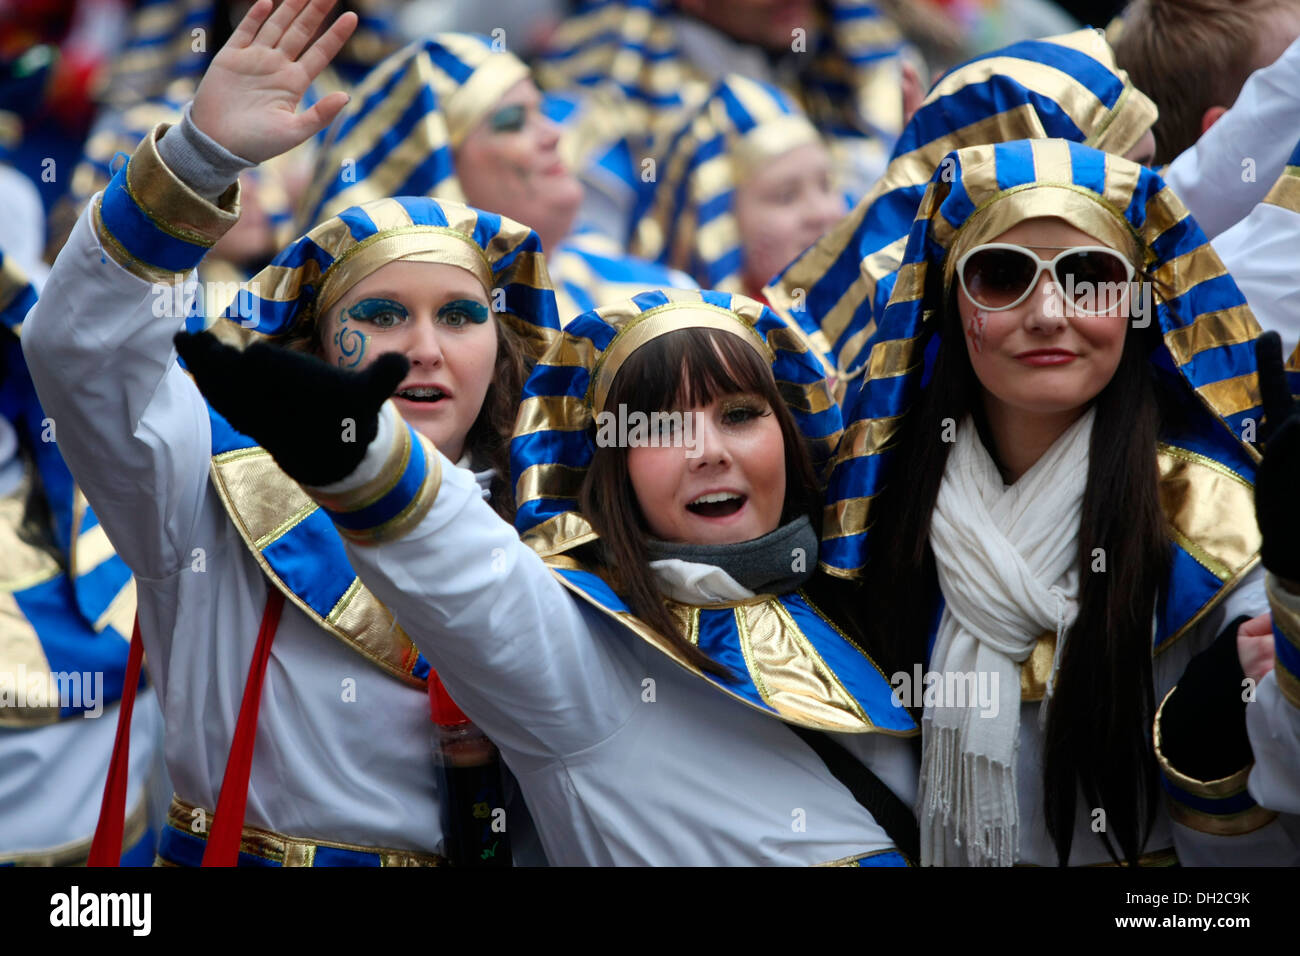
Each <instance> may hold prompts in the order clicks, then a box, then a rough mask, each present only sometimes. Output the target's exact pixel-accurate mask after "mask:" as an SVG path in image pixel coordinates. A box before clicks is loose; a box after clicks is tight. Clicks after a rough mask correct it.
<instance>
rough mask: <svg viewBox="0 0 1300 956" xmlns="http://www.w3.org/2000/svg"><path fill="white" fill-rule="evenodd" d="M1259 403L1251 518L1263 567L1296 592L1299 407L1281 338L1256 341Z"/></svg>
mask: <svg viewBox="0 0 1300 956" xmlns="http://www.w3.org/2000/svg"><path fill="white" fill-rule="evenodd" d="M1255 357H1256V360H1257V362H1258V365H1259V388H1260V392H1261V394H1262V395H1263V399H1264V431H1263V435H1264V459H1263V461H1261V462H1260V465H1259V470H1258V471H1257V472H1256V475H1255V520H1256V521H1258V522H1259V530H1260V533H1261V534H1262V535H1263V538H1264V541H1263V546H1262V547H1261V549H1260V557H1261V559H1262V560H1263V562H1264V567H1265V568H1267V569H1268V570H1269V571H1272V572H1273V574H1275V575H1276V576H1277V577H1279V578H1281V579H1282V580H1283V582H1284V583H1285V584H1286V585H1287V587H1288V589H1289V590H1297V589H1300V496H1297V494H1296V489H1297V488H1300V407H1297V405H1296V403H1295V402H1294V401H1293V400H1292V398H1291V388H1290V385H1289V383H1288V381H1287V373H1286V367H1285V366H1284V365H1283V364H1282V340H1281V338H1280V337H1279V336H1278V334H1277V333H1276V332H1266V333H1264V334H1263V335H1261V336H1260V337H1259V339H1257V340H1256V342H1255Z"/></svg>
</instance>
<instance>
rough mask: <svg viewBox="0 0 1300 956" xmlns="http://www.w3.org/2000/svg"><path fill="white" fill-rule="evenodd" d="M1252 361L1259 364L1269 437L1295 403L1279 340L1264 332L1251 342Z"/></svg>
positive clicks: (1279, 338)
mask: <svg viewBox="0 0 1300 956" xmlns="http://www.w3.org/2000/svg"><path fill="white" fill-rule="evenodd" d="M1255 360H1256V362H1257V363H1258V365H1259V391H1260V396H1261V397H1262V398H1263V401H1264V417H1265V419H1266V421H1267V423H1268V432H1269V435H1270V436H1271V435H1275V434H1277V430H1278V428H1280V427H1281V425H1282V422H1283V421H1285V420H1286V418H1287V417H1288V416H1289V415H1290V414H1291V412H1292V410H1293V407H1294V405H1295V403H1294V402H1293V401H1292V399H1291V385H1290V382H1288V380H1287V374H1286V366H1285V365H1284V364H1283V362H1282V338H1281V336H1279V335H1278V334H1277V333H1276V332H1265V333H1264V334H1263V335H1261V336H1260V337H1259V338H1258V339H1256V340H1255Z"/></svg>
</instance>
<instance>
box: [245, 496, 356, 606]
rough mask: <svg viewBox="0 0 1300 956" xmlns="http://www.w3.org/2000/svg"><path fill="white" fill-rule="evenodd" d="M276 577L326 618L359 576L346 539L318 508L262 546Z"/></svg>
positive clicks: (263, 553) (264, 555)
mask: <svg viewBox="0 0 1300 956" xmlns="http://www.w3.org/2000/svg"><path fill="white" fill-rule="evenodd" d="M262 555H263V557H265V558H266V560H267V563H268V564H270V565H271V568H272V570H274V571H275V573H276V576H277V577H279V578H280V580H281V581H283V582H284V584H285V586H286V587H288V588H289V590H290V591H292V592H293V593H294V594H296V595H298V597H299V598H301V599H302V601H303V602H305V603H306V604H307V606H308V607H310V608H311V609H312V610H313V611H315V612H316V613H317V614H319V615H320V616H321V617H326V616H328V615H329V612H330V611H331V610H333V609H334V605H336V604H337V603H338V602H339V598H341V597H342V596H343V593H344V592H345V591H346V590H347V589H348V588H349V587H350V586H351V584H352V582H353V580H354V579H355V578H356V573H355V572H354V571H353V570H352V566H351V565H350V564H348V556H347V552H345V551H344V550H343V540H342V538H340V537H339V533H338V531H337V530H336V529H335V528H334V524H333V522H331V521H330V519H329V516H328V515H327V514H325V512H324V511H322V510H320V509H319V508H318V509H316V510H315V511H313V512H312V513H311V514H309V515H308V516H307V517H306V518H304V519H303V520H302V521H300V522H299V523H298V524H297V525H295V526H294V527H293V529H292V530H290V531H289V532H287V533H286V534H285V535H284V536H283V537H281V538H280V539H279V540H278V541H275V542H273V543H272V544H270V545H268V546H267V547H265V548H263V549H262Z"/></svg>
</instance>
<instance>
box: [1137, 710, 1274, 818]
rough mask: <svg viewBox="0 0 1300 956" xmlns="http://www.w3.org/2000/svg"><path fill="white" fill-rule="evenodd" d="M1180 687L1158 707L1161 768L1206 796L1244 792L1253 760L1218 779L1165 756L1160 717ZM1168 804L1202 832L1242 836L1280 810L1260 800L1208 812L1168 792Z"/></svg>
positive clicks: (1157, 745) (1172, 779) (1179, 783)
mask: <svg viewBox="0 0 1300 956" xmlns="http://www.w3.org/2000/svg"><path fill="white" fill-rule="evenodd" d="M1177 689H1178V688H1177V687H1174V688H1171V689H1170V691H1169V693H1168V694H1166V695H1165V698H1164V700H1162V701H1161V702H1160V706H1159V707H1158V708H1157V709H1156V718H1155V731H1154V740H1155V752H1156V762H1157V763H1158V764H1159V765H1160V770H1161V772H1162V773H1163V774H1164V775H1165V776H1166V777H1167V778H1168V779H1169V781H1170V782H1171V783H1173V784H1174V785H1175V786H1177V787H1179V788H1180V789H1182V790H1185V791H1187V792H1188V793H1190V794H1193V795H1194V796H1198V797H1204V798H1205V799H1207V800H1222V799H1224V798H1226V797H1233V796H1236V795H1238V794H1241V793H1245V792H1246V782H1247V780H1248V779H1249V777H1250V769H1251V766H1253V764H1252V765H1248V766H1246V767H1243V768H1242V769H1241V770H1238V771H1237V772H1236V773H1234V774H1232V775H1231V776H1227V777H1223V778H1221V779H1219V780H1197V779H1195V778H1194V777H1189V776H1187V775H1186V774H1184V773H1182V772H1180V771H1179V770H1177V769H1176V768H1175V767H1174V766H1173V765H1172V764H1171V763H1170V762H1169V760H1168V758H1167V757H1165V755H1164V751H1163V750H1162V748H1161V729H1160V727H1161V725H1160V718H1161V715H1162V714H1163V713H1164V709H1165V704H1167V703H1169V698H1170V697H1172V696H1173V694H1174V691H1175V690H1177ZM1165 805H1166V807H1168V809H1169V815H1170V816H1171V817H1172V818H1173V819H1174V820H1175V821H1176V822H1178V823H1181V824H1183V826H1186V827H1190V828H1191V829H1193V830H1198V831H1200V832H1201V833H1212V834H1215V835H1216V836H1240V835H1242V834H1244V833H1251V832H1253V831H1255V830H1258V829H1259V828H1260V827H1263V826H1267V825H1268V824H1270V823H1272V822H1273V820H1274V819H1276V817H1277V811H1275V810H1267V809H1265V808H1264V807H1261V806H1259V805H1258V804H1256V805H1255V806H1253V807H1251V808H1250V809H1248V810H1243V811H1241V812H1240V813H1232V814H1214V813H1206V812H1204V811H1202V810H1195V809H1193V808H1191V807H1189V806H1187V805H1186V804H1183V803H1179V802H1178V801H1177V800H1175V799H1174V798H1173V797H1172V796H1170V795H1169V794H1168V793H1167V792H1166V794H1165Z"/></svg>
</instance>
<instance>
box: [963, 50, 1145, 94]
mask: <svg viewBox="0 0 1300 956" xmlns="http://www.w3.org/2000/svg"><path fill="white" fill-rule="evenodd" d="M995 56H996V57H1014V58H1016V59H1020V60H1029V61H1030V62H1033V63H1043V64H1045V65H1047V66H1051V67H1055V68H1056V69H1058V70H1060V71H1061V72H1062V73H1068V74H1069V75H1070V76H1072V77H1074V78H1075V79H1076V80H1078V81H1079V82H1080V83H1081V84H1083V85H1084V86H1085V87H1087V88H1088V89H1089V90H1091V91H1092V92H1093V93H1095V94H1096V96H1097V98H1098V99H1099V100H1101V101H1102V102H1103V103H1105V104H1106V106H1107V108H1110V107H1113V106H1114V105H1115V104H1116V103H1117V102H1118V101H1119V97H1120V93H1121V92H1123V89H1124V85H1123V83H1121V82H1120V80H1119V78H1118V77H1117V76H1115V74H1114V73H1112V72H1111V71H1110V70H1108V69H1106V67H1105V66H1103V65H1102V64H1101V63H1100V62H1098V61H1097V60H1094V59H1093V58H1092V57H1090V56H1088V55H1087V54H1086V53H1080V52H1079V51H1078V50H1072V49H1070V48H1069V47H1064V46H1060V45H1059V44H1056V43H1044V42H1042V41H1041V40H1024V41H1022V42H1020V43H1013V44H1011V45H1010V46H1005V47H1002V48H1001V49H998V50H992V51H990V52H988V53H982V54H980V55H979V56H975V57H971V59H969V60H967V61H966V63H962V64H960V65H958V66H955V67H953V68H952V69H951V70H949V71H948V73H953V72H955V71H956V70H959V69H961V68H962V67H963V66H966V65H967V64H969V63H978V62H979V61H980V60H986V59H989V58H990V57H995ZM944 75H945V76H946V75H948V74H944Z"/></svg>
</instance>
